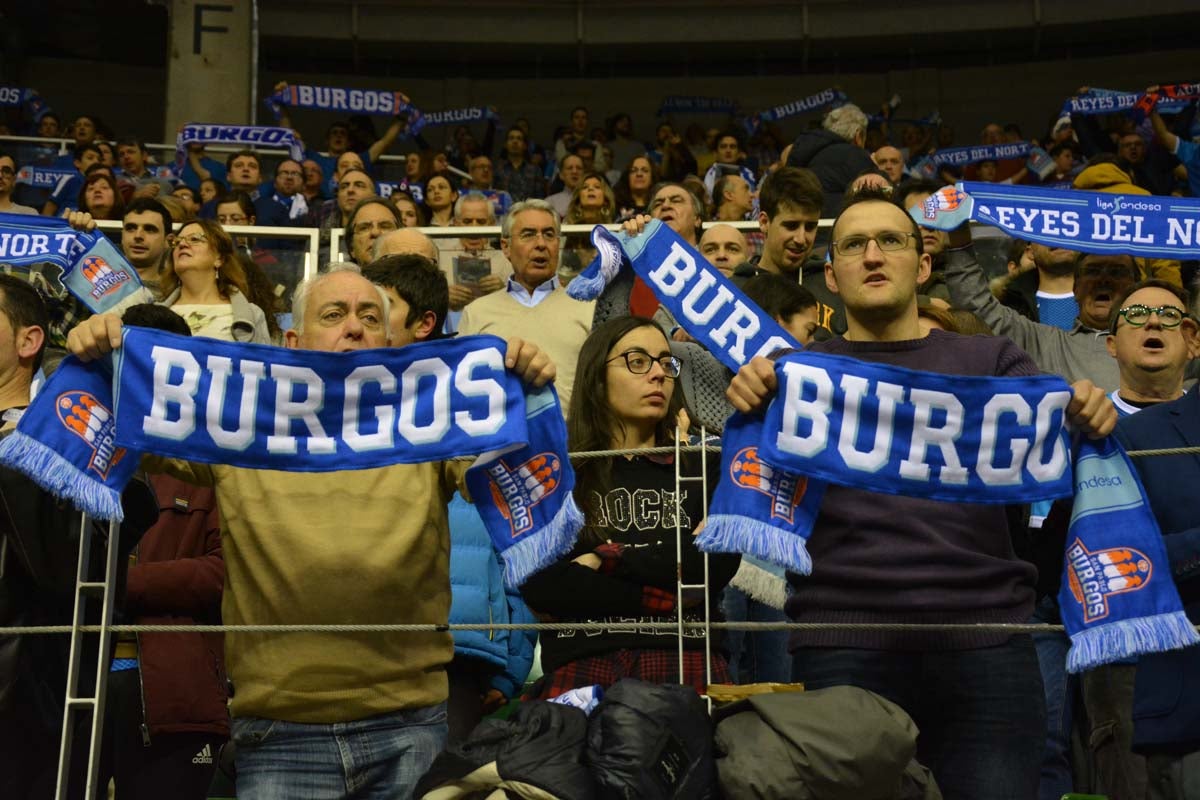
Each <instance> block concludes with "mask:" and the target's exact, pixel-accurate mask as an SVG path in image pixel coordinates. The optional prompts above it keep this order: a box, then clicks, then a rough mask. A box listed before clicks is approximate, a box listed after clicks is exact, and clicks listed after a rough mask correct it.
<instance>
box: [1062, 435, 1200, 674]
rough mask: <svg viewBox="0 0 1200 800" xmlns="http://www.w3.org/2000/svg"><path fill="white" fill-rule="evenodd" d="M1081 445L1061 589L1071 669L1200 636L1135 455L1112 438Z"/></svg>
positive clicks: (1186, 643) (1196, 639)
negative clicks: (1133, 458) (1186, 610)
mask: <svg viewBox="0 0 1200 800" xmlns="http://www.w3.org/2000/svg"><path fill="white" fill-rule="evenodd" d="M1079 447H1080V450H1079V453H1078V455H1077V457H1076V459H1075V502H1074V504H1073V506H1072V510H1071V524H1070V527H1069V528H1068V529H1067V549H1066V553H1065V555H1064V558H1063V580H1062V588H1061V589H1060V590H1059V593H1058V603H1059V607H1060V608H1061V609H1062V618H1063V624H1064V625H1065V626H1066V628H1067V633H1068V634H1069V635H1070V637H1071V650H1070V652H1068V653H1067V670H1068V671H1069V672H1082V671H1084V670H1088V669H1092V668H1093V667H1097V666H1099V665H1101V664H1107V663H1110V662H1112V661H1115V660H1118V659H1119V658H1121V657H1127V656H1133V655H1142V654H1144V653H1155V652H1160V651H1163V650H1171V649H1176V648H1180V647H1187V646H1189V645H1195V644H1197V643H1200V637H1198V636H1197V635H1196V629H1195V628H1194V627H1192V624H1191V622H1189V621H1188V618H1187V615H1186V614H1185V613H1184V611H1183V606H1182V604H1181V603H1180V601H1179V594H1178V592H1177V591H1176V590H1175V584H1174V582H1173V580H1172V577H1171V570H1170V568H1169V567H1168V565H1167V549H1166V545H1165V544H1164V543H1163V538H1162V533H1161V531H1159V528H1158V522H1157V521H1156V520H1155V518H1154V514H1153V513H1151V511H1150V509H1149V507H1148V506H1147V503H1146V492H1145V490H1144V489H1143V488H1142V484H1141V481H1140V480H1139V479H1138V475H1137V471H1136V470H1134V469H1133V465H1132V464H1130V463H1129V457H1128V456H1127V455H1125V451H1124V450H1123V449H1122V448H1121V445H1120V443H1119V442H1117V441H1116V440H1115V439H1113V438H1112V437H1109V438H1107V439H1104V440H1103V441H1100V442H1093V441H1091V440H1087V439H1085V440H1083V441H1081V442H1080V445H1079Z"/></svg>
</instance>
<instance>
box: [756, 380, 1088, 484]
mask: <svg viewBox="0 0 1200 800" xmlns="http://www.w3.org/2000/svg"><path fill="white" fill-rule="evenodd" d="M1070 400H1071V393H1070V392H1068V391H1054V392H1046V393H1045V394H1044V395H1042V396H1041V398H1040V400H1038V402H1037V407H1036V408H1033V407H1031V406H1030V401H1029V400H1026V399H1025V398H1024V397H1023V396H1021V395H1020V394H1016V393H1009V392H999V393H996V394H994V395H992V397H991V399H990V400H988V401H987V403H986V404H985V405H984V407H983V411H982V414H976V415H971V416H970V417H968V415H967V413H966V409H964V407H963V404H962V401H960V400H959V399H958V398H957V397H955V396H954V395H953V394H951V393H949V392H942V391H936V390H934V389H926V388H916V387H914V388H909V387H907V386H902V385H900V384H896V383H889V382H887V381H883V380H877V381H870V380H868V379H867V378H865V377H862V376H860V375H851V374H843V375H841V378H840V381H839V383H838V384H836V385H835V384H834V379H833V377H832V376H831V375H830V373H829V372H828V371H826V370H825V369H823V368H822V367H819V366H817V365H815V364H808V363H803V362H798V361H789V362H786V363H784V365H783V376H782V386H781V387H780V393H779V400H777V401H776V402H783V403H784V406H783V415H782V424H781V426H780V430H779V431H778V433H777V434H776V439H775V447H777V448H778V449H779V450H780V451H782V452H784V453H790V454H792V455H795V456H800V457H802V458H810V459H811V458H816V457H817V456H820V455H822V454H825V453H826V451H832V452H836V456H833V455H832V452H831V453H830V454H829V455H826V456H824V457H825V458H826V459H830V458H832V459H833V460H834V461H837V462H839V463H838V464H837V469H838V470H839V471H842V472H859V473H862V474H865V475H870V476H880V475H885V474H886V475H888V476H891V477H899V478H903V479H905V480H909V481H918V482H921V483H930V482H932V481H938V482H940V483H942V484H953V485H962V486H966V485H968V484H969V483H971V479H972V477H974V478H975V479H976V480H977V481H978V482H981V483H983V484H984V485H985V486H997V487H999V486H1017V485H1020V484H1022V483H1023V482H1024V481H1025V479H1026V476H1028V478H1030V479H1032V480H1034V481H1036V482H1038V483H1048V482H1054V481H1057V480H1058V479H1059V478H1060V477H1061V476H1062V475H1063V473H1064V472H1065V471H1066V470H1067V469H1068V468H1069V466H1070V462H1069V459H1068V454H1067V448H1066V445H1065V443H1064V442H1063V440H1062V438H1061V437H1060V436H1059V435H1058V434H1059V433H1060V431H1061V429H1062V414H1063V411H1064V410H1065V409H1066V406H1067V403H1069V402H1070ZM868 405H869V406H871V407H873V408H874V409H875V412H874V414H872V415H867V414H863V413H862V409H863V408H864V406H868ZM860 417H863V418H865V419H867V420H868V421H870V419H871V417H873V418H874V428H875V429H874V431H873V434H874V435H873V436H870V435H869V434H870V433H871V431H869V430H867V431H864V432H863V433H866V434H868V436H866V437H865V438H867V439H868V440H869V441H871V444H870V449H863V447H864V445H863V444H862V443H861V442H860V439H862V438H864V436H863V435H862V434H860V431H859V429H860V427H861V426H862V420H861V419H860ZM968 418H969V419H972V420H973V422H972V424H973V425H978V435H977V436H971V437H966V436H964V433H965V431H964V428H965V425H966V420H967V419H968ZM899 419H904V420H905V421H906V422H905V424H903V425H899V424H897V420H899ZM1002 423H1003V424H1002ZM835 427H836V428H837V430H836V432H835V430H834V429H835ZM1031 429H1032V430H1031ZM1006 433H1007V435H1006ZM964 438H967V439H968V440H974V441H978V442H979V449H978V455H977V456H976V455H975V454H974V453H969V454H968V456H969V457H968V458H966V459H964V458H962V457H961V455H960V453H959V442H960V439H964ZM1051 442H1052V443H1053V444H1052V446H1051V447H1050V448H1049V449H1050V452H1049V453H1046V452H1045V451H1046V450H1047V444H1050V443H1051ZM931 452H936V453H937V454H938V455H939V456H940V464H931V463H929V460H928V459H929V455H930V453H931ZM900 453H907V455H906V456H904V457H902V458H901V457H899V454H900ZM964 461H966V462H967V463H968V464H972V462H974V463H973V467H972V466H964V465H963V462H964Z"/></svg>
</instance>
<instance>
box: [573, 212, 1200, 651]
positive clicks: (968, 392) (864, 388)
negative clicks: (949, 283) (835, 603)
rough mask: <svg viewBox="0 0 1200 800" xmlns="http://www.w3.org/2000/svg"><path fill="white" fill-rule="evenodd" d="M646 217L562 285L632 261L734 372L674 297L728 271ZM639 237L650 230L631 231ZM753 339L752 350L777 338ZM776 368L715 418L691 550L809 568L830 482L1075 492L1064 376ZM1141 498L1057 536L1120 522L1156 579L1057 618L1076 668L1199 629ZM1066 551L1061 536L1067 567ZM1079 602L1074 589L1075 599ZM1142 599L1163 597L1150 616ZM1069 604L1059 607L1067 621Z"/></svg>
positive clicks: (597, 286) (599, 279) (1183, 639)
mask: <svg viewBox="0 0 1200 800" xmlns="http://www.w3.org/2000/svg"><path fill="white" fill-rule="evenodd" d="M655 224H656V223H652V224H651V225H648V226H647V228H646V231H645V233H644V234H643V236H641V237H634V238H633V239H629V238H628V237H625V236H624V235H622V236H613V235H612V234H608V233H607V231H604V229H603V228H597V229H596V230H594V231H593V234H592V241H593V243H594V244H596V246H597V250H598V256H597V258H596V259H595V260H594V261H593V262H592V264H591V265H589V267H588V269H587V270H585V271H584V273H582V274H581V275H580V277H578V278H576V279H575V280H574V281H572V283H571V286H570V287H568V293H572V294H573V296H576V297H577V298H579V299H588V298H590V297H595V296H597V295H598V294H599V292H600V290H601V289H602V288H603V287H604V286H605V285H607V284H608V282H609V281H611V280H612V279H613V278H615V277H616V275H617V273H618V272H619V271H620V269H622V268H624V267H625V265H626V264H628V266H629V267H631V268H632V269H633V271H634V272H635V273H636V274H637V275H639V276H640V277H641V278H642V279H643V280H645V281H646V282H647V283H648V284H649V285H650V287H651V289H652V290H654V292H655V294H656V295H657V296H658V298H659V300H660V301H661V302H662V303H663V304H664V305H666V306H667V308H668V309H669V310H670V311H671V312H672V313H673V314H675V317H676V320H677V321H678V322H679V323H680V324H681V325H682V326H683V327H684V329H685V330H687V331H688V333H689V334H690V335H691V336H692V337H693V338H694V339H696V340H697V341H701V342H705V343H706V344H708V345H709V346H710V348H711V351H712V353H713V354H714V355H715V356H716V357H717V358H718V359H720V360H721V361H722V363H724V364H726V366H729V367H730V368H731V369H736V368H737V367H738V366H740V364H741V363H743V360H742V359H741V358H738V357H735V354H734V353H733V352H731V347H730V345H729V341H728V339H727V340H726V342H725V345H724V346H723V347H722V346H713V345H714V344H715V343H716V342H715V340H714V337H713V336H712V335H711V334H712V332H713V329H714V328H718V327H720V326H721V325H722V323H723V320H724V317H725V315H726V314H728V313H730V312H729V310H728V309H725V310H724V312H718V311H717V310H714V311H713V313H712V314H701V313H696V312H698V311H700V310H706V309H707V307H708V304H702V303H701V302H700V300H701V299H703V297H704V294H702V293H700V294H698V297H695V298H693V300H692V302H691V304H690V308H689V306H688V305H686V304H685V303H683V302H681V301H680V299H679V298H680V297H681V296H682V297H684V298H687V297H690V296H692V292H695V291H696V289H697V287H707V288H706V289H705V290H704V291H705V292H707V293H708V294H711V295H712V296H714V297H723V296H724V293H722V292H721V291H720V288H719V287H722V288H725V290H726V292H728V293H729V296H730V298H731V300H730V301H727V302H726V303H724V304H723V305H725V306H728V305H730V303H731V302H733V300H732V299H733V298H738V297H741V295H740V293H738V294H737V295H735V294H734V292H735V291H736V290H735V288H734V287H732V286H731V285H728V281H727V280H726V279H725V278H724V276H722V275H720V273H718V272H716V270H715V269H714V268H712V267H711V266H709V265H708V264H707V262H706V261H704V259H703V258H702V257H701V256H700V255H699V254H698V253H696V252H695V251H694V250H692V249H691V248H690V247H689V246H687V245H686V244H684V243H683V242H682V240H680V239H679V238H678V237H677V236H675V235H674V233H673V232H672V231H670V229H669V228H666V226H661V225H659V226H658V227H652V226H654V225H655ZM641 238H645V239H646V241H645V242H641V243H638V239H641ZM683 256H687V257H688V258H684V257H683ZM581 281H583V282H582V283H580V282H581ZM677 283H682V285H676V284H677ZM577 284H578V288H576V285H577ZM572 289H574V290H575V291H574V292H572ZM745 302H746V304H747V308H748V309H750V310H751V313H754V314H755V315H756V316H758V317H760V320H759V328H760V329H767V330H769V329H770V328H771V326H773V325H774V323H773V321H771V320H769V319H766V318H763V317H764V315H763V314H762V312H761V310H759V309H758V308H757V307H756V306H754V305H753V304H751V303H749V301H745ZM733 307H734V308H735V309H736V308H737V305H736V303H734V305H733ZM776 335H778V336H779V338H784V339H786V342H787V343H786V344H784V345H783V346H791V345H792V344H793V343H791V341H790V337H787V335H786V333H784V334H776ZM746 349H747V348H745V347H743V348H740V349H739V351H738V355H744V354H745V351H746ZM763 349H764V350H766V352H765V353H764V354H769V353H770V352H772V351H773V350H772V349H767V348H766V347H764V348H763ZM776 375H777V379H778V385H779V391H778V393H777V395H776V397H775V399H774V401H773V402H772V404H771V406H770V407H769V408H768V410H767V413H766V414H765V415H742V414H734V415H733V416H732V417H731V418H730V419H729V421H728V422H727V423H726V426H725V432H724V436H723V437H722V453H721V456H722V458H721V460H722V470H723V472H722V475H721V481H720V483H719V485H718V488H717V492H716V493H715V494H714V496H713V501H712V503H711V505H710V509H709V517H708V519H707V520H706V523H705V527H704V530H703V531H702V532H701V533H700V535H699V536H698V537H697V540H696V543H697V546H698V547H700V548H701V549H702V550H707V551H717V552H741V553H746V554H749V555H752V556H755V557H757V558H761V559H764V560H766V561H768V562H771V563H775V564H779V565H781V566H784V567H786V568H788V569H790V570H792V571H794V572H798V573H800V574H808V573H810V572H811V569H812V565H811V559H810V557H809V554H808V550H807V547H806V544H805V542H806V540H807V537H808V536H809V534H810V533H811V531H812V527H813V523H814V522H815V520H816V517H817V514H818V512H819V509H820V503H821V499H822V496H823V493H824V488H825V486H826V481H829V482H834V483H838V484H841V485H848V486H853V487H857V488H860V489H865V490H867V491H880V492H888V493H894V494H906V495H912V496H919V497H926V498H929V499H933V500H946V501H951V502H967V503H1005V504H1008V503H1025V502H1029V501H1031V500H1033V499H1042V498H1054V497H1065V496H1068V495H1070V494H1071V493H1072V491H1073V490H1076V491H1077V493H1076V501H1077V504H1078V502H1079V493H1078V492H1079V491H1082V490H1079V489H1078V487H1075V485H1074V482H1075V480H1077V479H1073V478H1072V469H1071V451H1070V448H1069V447H1068V439H1067V433H1066V430H1065V428H1064V415H1065V409H1066V406H1067V404H1068V402H1069V401H1070V397H1071V393H1070V389H1069V387H1068V386H1067V385H1066V383H1065V382H1063V381H1062V380H1061V379H1060V378H1055V377H1050V376H1042V377H1032V378H986V377H964V376H947V375H938V374H933V373H924V372H917V371H913V370H907V369H903V368H900V367H892V366H888V365H880V364H873V363H868V362H861V361H858V360H856V359H847V358H842V357H838V356H832V355H827V354H816V353H804V352H799V353H790V354H786V355H783V356H782V357H781V358H779V360H778V361H777V362H776ZM1114 447H1118V446H1117V445H1116V444H1115V443H1113V442H1111V441H1105V442H1103V443H1101V444H1099V445H1097V444H1095V443H1092V442H1088V441H1084V442H1083V443H1082V444H1081V445H1080V446H1079V448H1078V450H1077V453H1076V457H1077V458H1078V459H1080V461H1081V462H1083V466H1082V467H1081V470H1082V472H1081V475H1082V476H1083V480H1085V481H1087V480H1091V477H1090V475H1089V473H1088V469H1089V468H1090V467H1089V466H1088V464H1089V463H1090V462H1088V461H1087V457H1088V456H1089V455H1090V454H1091V453H1093V452H1096V451H1097V449H1102V450H1103V451H1104V452H1108V450H1107V449H1105V448H1114ZM1122 458H1123V455H1122ZM1106 480H1107V479H1105V478H1100V479H1099V480H1098V485H1100V484H1102V485H1109V484H1108V483H1106V482H1105V481H1106ZM1127 483H1128V482H1127ZM1138 497H1139V499H1138V501H1137V502H1136V503H1133V502H1131V503H1130V504H1129V505H1128V507H1127V508H1123V509H1121V511H1122V512H1123V513H1122V514H1121V516H1120V517H1117V516H1115V515H1112V516H1110V515H1107V512H1108V509H1105V511H1104V513H1099V514H1096V515H1095V518H1094V519H1092V520H1091V521H1090V522H1086V523H1083V524H1073V526H1072V530H1071V535H1070V536H1069V537H1068V539H1069V540H1070V541H1072V542H1073V541H1075V539H1078V540H1079V542H1080V543H1081V546H1083V547H1084V548H1085V549H1086V550H1087V552H1089V553H1097V552H1099V551H1101V550H1104V549H1106V548H1111V547H1112V545H1111V544H1108V543H1106V542H1105V541H1104V540H1103V539H1102V538H1100V537H1098V536H1097V533H1098V532H1099V531H1106V532H1107V533H1108V534H1109V535H1110V536H1111V535H1112V534H1115V533H1118V532H1119V533H1120V534H1121V538H1120V541H1121V542H1123V546H1124V547H1125V549H1132V550H1136V551H1137V553H1138V554H1139V555H1141V556H1144V558H1142V559H1139V563H1140V562H1141V561H1145V562H1146V565H1148V566H1147V569H1149V570H1153V568H1154V565H1158V567H1159V569H1160V580H1158V581H1157V582H1149V581H1144V582H1143V585H1144V586H1145V587H1146V588H1144V589H1142V590H1141V591H1144V592H1145V593H1146V594H1145V596H1144V597H1139V598H1137V599H1136V602H1133V601H1130V602H1125V601H1126V599H1127V598H1118V599H1117V600H1115V601H1114V602H1112V603H1110V604H1109V605H1108V606H1107V607H1108V608H1109V609H1111V610H1110V611H1109V613H1108V614H1107V615H1106V616H1104V617H1103V618H1101V617H1097V616H1094V615H1093V616H1092V617H1091V618H1088V617H1087V616H1084V615H1082V614H1079V615H1077V616H1078V617H1079V619H1080V620H1081V622H1080V623H1079V624H1076V623H1075V622H1074V621H1072V622H1070V623H1068V625H1070V626H1071V627H1070V628H1069V630H1070V631H1071V633H1072V642H1073V645H1074V647H1075V648H1076V649H1074V650H1073V652H1074V656H1073V659H1072V664H1074V665H1075V668H1077V669H1082V668H1087V667H1088V666H1094V665H1096V664H1099V663H1108V662H1112V661H1117V660H1121V659H1123V658H1127V657H1129V656H1132V655H1137V654H1140V653H1144V652H1151V651H1155V650H1164V649H1170V648H1174V647H1182V646H1185V645H1188V644H1191V643H1193V642H1195V641H1196V637H1195V634H1194V631H1193V630H1192V629H1191V628H1190V626H1188V625H1187V624H1186V618H1183V615H1182V606H1181V604H1180V602H1179V597H1178V593H1177V592H1176V590H1175V586H1174V584H1173V583H1172V582H1171V580H1170V575H1169V570H1168V571H1165V572H1163V571H1162V568H1163V565H1165V564H1166V558H1165V554H1164V553H1163V550H1162V543H1161V534H1160V533H1159V531H1158V528H1157V525H1156V523H1155V521H1154V518H1153V515H1152V514H1151V513H1150V512H1149V509H1148V508H1147V507H1146V502H1145V498H1144V495H1142V494H1141V492H1140V490H1139V493H1138ZM1077 509H1078V505H1077ZM1124 512H1127V513H1124ZM1118 526H1119V527H1118ZM1074 552H1075V557H1076V559H1077V560H1078V559H1080V558H1081V556H1080V554H1079V552H1078V551H1074ZM1072 553H1073V551H1072V548H1071V546H1070V545H1069V546H1068V549H1067V563H1068V565H1069V564H1070V563H1071V558H1072ZM1107 557H1109V558H1111V557H1113V556H1107ZM1079 563H1082V562H1081V561H1080V562H1079ZM1067 583H1068V582H1064V585H1067ZM1092 594H1093V595H1094V592H1093V593H1092ZM1086 599H1087V592H1084V593H1083V599H1082V600H1081V601H1080V602H1085V601H1086ZM1066 604H1067V601H1065V600H1064V607H1065V606H1066ZM1146 608H1153V609H1160V610H1156V611H1154V613H1152V614H1150V616H1149V617H1147V616H1146V614H1145V612H1144V609H1146ZM1070 616H1071V611H1069V610H1064V618H1067V617H1070ZM1181 620H1182V621H1181ZM1093 631H1098V632H1093Z"/></svg>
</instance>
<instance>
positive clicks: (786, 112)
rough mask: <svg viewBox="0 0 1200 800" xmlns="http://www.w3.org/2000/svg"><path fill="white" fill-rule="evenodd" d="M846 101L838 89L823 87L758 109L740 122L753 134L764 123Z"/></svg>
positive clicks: (843, 94) (838, 104)
mask: <svg viewBox="0 0 1200 800" xmlns="http://www.w3.org/2000/svg"><path fill="white" fill-rule="evenodd" d="M847 102H849V98H848V97H846V95H845V93H843V92H842V91H841V90H840V89H832V88H830V89H823V90H822V91H819V92H817V93H816V94H813V95H809V96H808V97H802V98H800V99H799V100H792V101H791V102H789V103H782V104H780V105H777V106H773V107H772V108H768V109H766V110H765V111H759V112H758V113H757V114H751V115H750V116H749V117H747V118H746V119H745V120H743V123H742V124H743V125H744V126H745V128H746V132H747V133H749V134H751V135H753V134H754V133H755V132H757V131H758V129H759V128H760V127H761V126H762V125H763V124H764V123H767V122H779V121H780V120H785V119H788V118H789V117H795V116H798V115H800V114H807V113H808V112H810V111H821V110H824V109H825V108H828V107H830V106H840V105H844V104H845V103H847Z"/></svg>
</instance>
